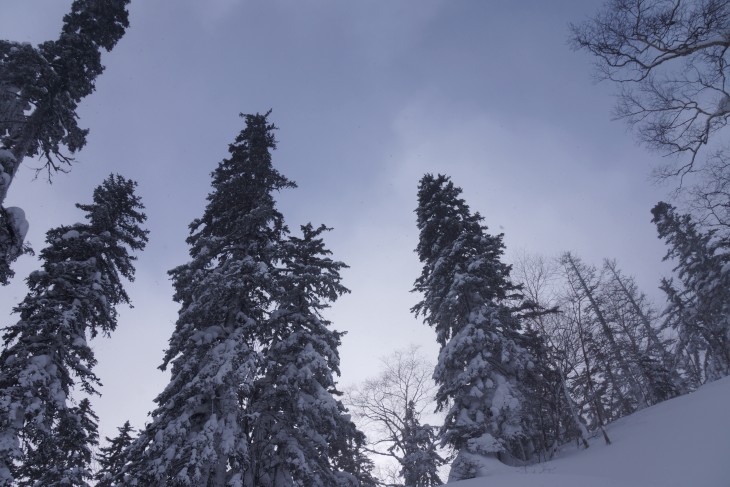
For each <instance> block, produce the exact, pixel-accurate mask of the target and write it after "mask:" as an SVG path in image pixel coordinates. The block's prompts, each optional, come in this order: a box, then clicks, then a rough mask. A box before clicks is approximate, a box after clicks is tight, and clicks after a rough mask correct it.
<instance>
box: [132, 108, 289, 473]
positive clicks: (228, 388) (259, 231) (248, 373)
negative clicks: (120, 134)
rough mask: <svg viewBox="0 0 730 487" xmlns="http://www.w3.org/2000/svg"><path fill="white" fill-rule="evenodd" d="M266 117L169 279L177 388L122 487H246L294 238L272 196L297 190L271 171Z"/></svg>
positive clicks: (252, 118)
mask: <svg viewBox="0 0 730 487" xmlns="http://www.w3.org/2000/svg"><path fill="white" fill-rule="evenodd" d="M267 115H268V114H265V115H259V114H256V115H246V116H245V119H246V127H245V128H244V129H243V130H242V131H241V133H240V134H239V135H238V136H237V137H236V139H235V142H234V143H233V144H231V145H230V146H229V153H230V156H229V157H228V158H226V159H224V160H223V161H222V162H221V163H220V164H219V165H218V167H217V168H216V169H215V171H213V174H212V176H213V191H212V192H211V193H210V194H209V195H208V205H207V206H206V208H205V212H204V213H203V217H202V218H200V219H196V220H194V221H193V222H192V224H191V225H190V236H189V237H188V239H187V242H188V244H189V245H190V257H191V260H190V262H188V263H187V264H184V265H182V266H179V267H177V268H176V269H173V270H172V271H171V272H170V274H171V276H172V280H173V284H174V286H175V296H174V298H175V300H176V301H177V302H178V303H180V304H181V309H180V312H179V317H178V320H177V323H176V326H175V331H174V332H173V334H172V337H171V338H170V345H169V348H168V349H167V351H166V352H165V356H164V360H163V364H162V366H161V368H162V369H163V370H164V369H167V368H168V367H170V369H171V378H170V383H169V384H168V385H167V387H166V388H165V390H164V391H163V392H162V393H161V394H160V395H159V396H158V397H157V398H156V399H155V402H156V403H157V408H156V409H155V410H154V411H153V412H152V418H153V419H152V422H151V423H150V424H149V425H148V426H147V427H146V428H145V429H144V430H143V431H142V432H141V433H140V436H139V437H138V438H137V440H135V442H134V443H133V444H132V446H131V447H130V449H129V455H128V459H129V462H130V463H129V464H128V465H127V466H126V468H125V471H124V474H125V475H124V478H123V479H121V478H120V480H123V483H124V485H139V486H142V485H157V484H160V483H162V484H166V485H168V486H173V485H184V486H196V487H198V486H200V487H205V486H216V487H218V486H223V485H239V486H240V485H243V472H244V471H246V470H247V469H248V467H249V449H248V442H249V437H248V431H247V429H246V428H245V425H246V422H247V419H248V418H246V415H245V412H246V410H247V408H248V407H249V405H250V403H251V396H252V394H253V392H254V389H253V385H254V381H255V379H256V378H257V374H258V369H259V365H260V359H261V357H260V354H259V350H260V348H261V345H262V341H261V340H260V337H261V333H262V331H263V330H266V329H267V323H268V319H269V316H268V312H269V311H270V309H271V307H272V305H273V303H272V297H273V296H275V295H277V294H278V293H279V285H278V282H277V279H276V264H277V258H278V252H279V243H280V242H281V240H282V239H283V237H284V236H285V235H286V233H287V229H286V227H285V225H284V219H283V216H282V215H281V213H280V212H279V211H278V210H277V209H276V207H275V204H274V196H273V193H274V192H276V191H279V190H281V189H285V188H290V187H293V186H294V183H293V182H291V181H289V180H288V179H286V178H285V177H284V176H282V175H281V174H280V173H279V172H278V171H276V170H275V169H274V168H273V166H272V162H271V152H270V151H271V150H273V149H274V148H275V147H276V143H275V140H274V133H273V132H274V129H275V127H274V125H273V124H270V123H269V122H268V121H267Z"/></svg>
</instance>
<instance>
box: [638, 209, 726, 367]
mask: <svg viewBox="0 0 730 487" xmlns="http://www.w3.org/2000/svg"><path fill="white" fill-rule="evenodd" d="M652 215H653V217H654V218H653V219H652V221H653V222H654V223H655V224H656V226H657V231H658V232H659V238H661V239H662V240H664V241H665V242H666V244H667V246H668V250H667V255H666V257H665V259H673V260H674V261H675V262H676V266H675V268H674V270H675V272H676V274H677V277H678V279H679V282H680V286H679V287H677V286H676V285H675V284H674V282H673V281H671V280H665V281H664V282H663V283H662V288H663V289H664V290H665V292H666V293H667V295H668V297H669V306H668V308H667V310H666V314H667V316H668V319H669V320H671V321H672V322H673V323H675V324H676V326H677V327H678V332H679V338H678V344H677V350H676V354H677V356H678V358H679V360H678V362H679V363H684V364H686V365H688V364H691V363H692V362H694V363H695V364H696V365H699V364H698V361H699V358H700V356H704V358H703V364H702V373H703V374H704V380H705V381H713V380H717V379H720V378H722V377H725V376H727V375H728V374H730V239H728V237H725V236H720V235H718V234H717V233H716V232H715V231H712V230H710V231H708V232H702V231H701V230H700V229H699V228H698V226H697V224H696V223H695V222H694V221H693V220H692V218H691V217H690V216H689V215H680V214H677V211H676V209H675V208H674V207H673V206H671V205H669V204H667V203H658V204H657V205H656V206H655V207H654V208H653V209H652ZM682 355H684V356H682Z"/></svg>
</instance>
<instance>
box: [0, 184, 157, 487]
mask: <svg viewBox="0 0 730 487" xmlns="http://www.w3.org/2000/svg"><path fill="white" fill-rule="evenodd" d="M135 186H136V183H135V182H133V181H130V180H127V179H125V178H122V177H121V176H115V175H112V176H110V177H109V178H107V179H106V180H105V181H104V182H103V183H102V184H101V185H100V186H99V187H97V188H96V190H95V191H94V195H93V201H92V203H90V204H86V205H77V206H78V208H80V209H82V210H84V211H85V212H86V219H87V221H86V222H84V223H77V224H74V225H69V226H62V227H58V228H54V229H52V230H50V231H48V233H47V237H46V242H47V243H48V246H47V247H46V248H45V249H43V251H42V252H41V253H40V257H41V260H42V261H43V266H42V269H41V270H39V271H35V272H33V273H31V274H30V276H29V277H28V279H27V282H28V287H29V292H28V295H27V296H26V297H25V299H24V300H23V302H21V303H20V304H19V305H18V306H17V307H16V308H15V310H14V312H15V313H16V314H18V315H19V317H20V319H19V320H18V322H17V323H15V324H14V325H11V326H9V327H8V328H6V329H5V332H4V335H3V339H4V349H3V351H2V353H1V354H0V485H3V486H5V485H13V479H14V478H15V481H16V483H19V482H21V479H18V478H16V474H17V472H18V469H19V468H20V469H21V471H23V472H27V471H28V470H27V469H26V470H22V468H23V466H24V465H26V464H27V463H28V462H29V461H30V460H29V459H28V458H27V457H26V452H33V455H34V456H36V457H37V456H47V455H50V453H48V452H46V451H44V449H45V448H46V447H48V448H56V447H57V445H63V444H64V443H63V442H66V443H65V444H69V442H71V443H73V441H71V440H70V439H69V438H66V437H65V435H66V433H65V432H66V431H67V432H72V431H74V428H76V427H77V425H83V424H84V423H85V422H86V421H85V420H84V419H83V418H82V417H81V416H80V415H85V414H87V412H86V410H85V409H84V408H83V407H82V403H83V401H82V403H80V404H79V406H78V407H73V406H72V402H71V399H70V397H69V396H70V393H71V390H72V389H73V388H79V389H80V390H81V391H83V392H84V393H86V394H93V393H95V392H96V387H97V385H98V383H99V380H98V378H97V377H96V375H95V374H94V372H93V368H94V366H95V364H96V359H95V357H94V352H93V350H92V348H91V347H90V346H89V344H88V342H87V340H88V339H89V338H93V337H95V336H96V335H97V334H98V333H102V334H105V335H108V334H109V333H111V332H112V331H114V329H115V328H116V326H117V311H116V306H117V305H119V304H129V296H128V295H127V293H126V291H125V290H124V287H123V283H122V278H126V279H128V280H131V279H133V277H134V260H135V257H134V256H133V255H132V253H131V252H132V251H138V250H142V249H143V248H144V247H145V245H146V242H147V231H146V230H143V229H142V228H141V227H140V225H141V224H142V223H143V222H144V220H145V218H146V217H145V215H144V213H142V209H143V206H142V204H141V202H140V199H139V197H137V196H136V195H135V194H134V188H135ZM87 415H88V417H91V418H93V412H91V411H90V410H89V412H88V414H87ZM83 428H86V427H83ZM83 428H82V429H83ZM85 430H86V431H91V430H90V429H89V428H86V429H85ZM76 431H77V432H76V433H73V434H74V435H76V437H77V438H81V437H82V436H83V435H81V434H80V433H78V428H77V429H76ZM69 434H71V433H69ZM92 436H94V435H91V433H89V435H87V437H88V438H91V437H92ZM79 441H80V440H79ZM89 441H91V440H89ZM76 446H77V447H78V448H82V447H83V445H76ZM63 448H64V449H65V448H66V447H63ZM57 466H58V467H59V468H62V467H63V463H62V462H61V461H60V459H59V461H58V463H57ZM74 468H75V467H74ZM26 480H28V479H26ZM30 480H32V479H30ZM36 480H37V479H36ZM22 481H25V480H22ZM43 485H50V484H43Z"/></svg>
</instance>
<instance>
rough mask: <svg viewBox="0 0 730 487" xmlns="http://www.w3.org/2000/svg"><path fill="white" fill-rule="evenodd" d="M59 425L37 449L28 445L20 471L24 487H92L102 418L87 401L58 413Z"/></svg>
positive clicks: (22, 486)
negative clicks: (93, 450)
mask: <svg viewBox="0 0 730 487" xmlns="http://www.w3.org/2000/svg"><path fill="white" fill-rule="evenodd" d="M58 416H59V418H58V421H57V425H56V426H55V428H54V430H53V431H52V432H51V434H49V435H46V436H44V437H43V440H42V441H41V442H40V443H39V444H38V446H37V447H35V446H33V445H29V446H28V450H27V452H26V459H25V463H24V464H23V466H22V467H21V468H20V475H19V479H18V482H17V483H18V485H19V486H21V487H38V486H41V485H42V486H47V487H61V486H64V487H65V486H73V487H77V486H78V487H89V486H90V485H92V484H90V483H89V482H88V480H91V479H92V477H93V474H92V472H91V461H92V458H93V452H92V449H93V448H94V447H96V446H97V445H98V444H99V434H98V431H97V425H98V420H99V418H98V417H97V416H96V414H94V411H93V410H92V409H91V403H90V402H89V400H88V399H86V398H84V399H82V400H81V402H80V403H79V405H78V406H73V407H69V408H67V409H65V410H63V411H60V412H59V414H58Z"/></svg>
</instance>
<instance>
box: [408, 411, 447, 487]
mask: <svg viewBox="0 0 730 487" xmlns="http://www.w3.org/2000/svg"><path fill="white" fill-rule="evenodd" d="M404 423H405V424H404V428H403V438H402V449H403V457H402V458H400V459H399V461H400V464H401V476H402V477H403V480H404V482H405V487H437V486H439V485H443V482H442V481H441V478H440V477H439V468H440V467H441V466H442V465H444V464H446V459H444V457H442V456H441V454H440V453H439V452H438V445H437V438H436V434H435V431H434V430H435V428H434V427H433V426H430V425H427V424H421V421H420V418H419V414H418V411H417V409H416V405H415V403H414V402H413V401H411V402H409V403H408V405H407V406H406V414H405V417H404Z"/></svg>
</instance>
